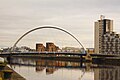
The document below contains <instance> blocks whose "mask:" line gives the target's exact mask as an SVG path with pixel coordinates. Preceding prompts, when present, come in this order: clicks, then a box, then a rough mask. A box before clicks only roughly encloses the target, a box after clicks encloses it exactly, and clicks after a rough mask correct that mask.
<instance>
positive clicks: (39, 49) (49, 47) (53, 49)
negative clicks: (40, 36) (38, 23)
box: [36, 42, 60, 52]
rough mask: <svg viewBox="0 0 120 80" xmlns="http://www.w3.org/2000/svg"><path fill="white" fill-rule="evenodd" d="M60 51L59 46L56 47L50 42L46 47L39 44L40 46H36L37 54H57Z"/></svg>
mask: <svg viewBox="0 0 120 80" xmlns="http://www.w3.org/2000/svg"><path fill="white" fill-rule="evenodd" d="M58 50H60V49H59V47H58V46H56V45H55V44H54V43H52V42H48V43H46V47H45V46H44V45H43V44H41V43H39V44H36V51H37V52H44V51H47V52H57V51H58Z"/></svg>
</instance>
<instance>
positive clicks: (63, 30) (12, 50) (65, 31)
mask: <svg viewBox="0 0 120 80" xmlns="http://www.w3.org/2000/svg"><path fill="white" fill-rule="evenodd" d="M46 28H48V29H56V30H60V31H62V32H64V33H66V34H68V35H70V36H71V37H72V38H74V39H75V40H76V41H77V42H78V43H79V45H80V46H81V47H82V48H83V50H84V51H83V53H82V54H84V56H85V55H86V59H87V58H88V59H89V57H90V55H89V54H88V53H87V52H86V48H85V47H84V46H83V45H82V43H81V42H80V41H79V40H78V39H77V38H76V37H75V36H74V35H73V34H72V33H70V32H68V31H67V30H65V29H62V28H59V27H55V26H42V27H37V28H34V29H31V30H29V31H27V32H26V33H24V34H23V35H22V36H21V37H20V38H19V39H18V40H17V41H16V42H15V44H14V45H13V47H12V49H11V53H12V52H14V49H15V47H16V45H17V44H18V43H19V42H20V40H22V39H23V38H24V37H25V36H26V35H28V34H29V33H31V32H33V31H36V30H40V29H46ZM60 54H61V53H60ZM64 54H65V53H64ZM82 54H80V53H78V54H77V55H80V56H83V55H82ZM69 55H75V54H73V53H72V54H69Z"/></svg>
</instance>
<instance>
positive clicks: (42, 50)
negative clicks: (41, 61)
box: [36, 43, 45, 52]
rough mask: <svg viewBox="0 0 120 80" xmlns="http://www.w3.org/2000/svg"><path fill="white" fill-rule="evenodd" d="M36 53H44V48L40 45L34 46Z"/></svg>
mask: <svg viewBox="0 0 120 80" xmlns="http://www.w3.org/2000/svg"><path fill="white" fill-rule="evenodd" d="M36 51H37V52H44V51H45V46H44V45H43V44H41V43H37V44H36Z"/></svg>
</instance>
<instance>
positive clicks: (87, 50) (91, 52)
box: [86, 48, 95, 54]
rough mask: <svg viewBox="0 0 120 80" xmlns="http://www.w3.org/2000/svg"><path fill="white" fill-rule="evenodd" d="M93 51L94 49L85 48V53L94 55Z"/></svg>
mask: <svg viewBox="0 0 120 80" xmlns="http://www.w3.org/2000/svg"><path fill="white" fill-rule="evenodd" d="M94 51H95V50H94V48H86V52H87V53H89V54H93V53H95V52H94Z"/></svg>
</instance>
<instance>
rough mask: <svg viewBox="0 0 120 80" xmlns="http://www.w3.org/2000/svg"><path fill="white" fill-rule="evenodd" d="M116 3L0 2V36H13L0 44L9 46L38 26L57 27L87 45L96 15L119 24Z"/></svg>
mask: <svg viewBox="0 0 120 80" xmlns="http://www.w3.org/2000/svg"><path fill="white" fill-rule="evenodd" d="M119 3H120V0H12V1H11V0H0V37H1V36H9V37H11V36H14V37H12V38H10V39H9V38H6V37H5V38H4V39H6V40H5V41H3V40H0V41H2V44H1V45H3V44H4V43H5V42H6V41H7V40H8V39H9V40H8V41H9V43H12V41H13V40H14V39H17V38H18V36H21V35H22V34H23V33H25V32H26V31H28V30H30V29H32V28H35V27H37V26H41V25H55V26H60V27H62V28H64V29H66V30H68V31H70V32H72V33H73V34H74V35H76V36H77V37H78V38H79V39H80V40H81V41H82V42H85V44H87V43H86V41H87V42H90V44H91V43H92V40H93V31H94V21H96V20H98V19H99V15H101V14H103V15H106V16H108V18H109V17H110V18H113V19H115V21H116V23H115V26H119V25H120V24H119V23H118V22H119V13H120V9H119V8H120V5H119ZM115 29H116V30H117V29H119V27H116V28H115ZM118 31H119V30H118ZM83 36H85V37H83ZM86 36H90V39H89V38H87V37H86ZM81 37H83V38H82V39H81ZM8 41H7V42H8ZM9 43H7V44H6V43H5V44H6V45H9ZM88 44H89V43H88Z"/></svg>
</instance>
